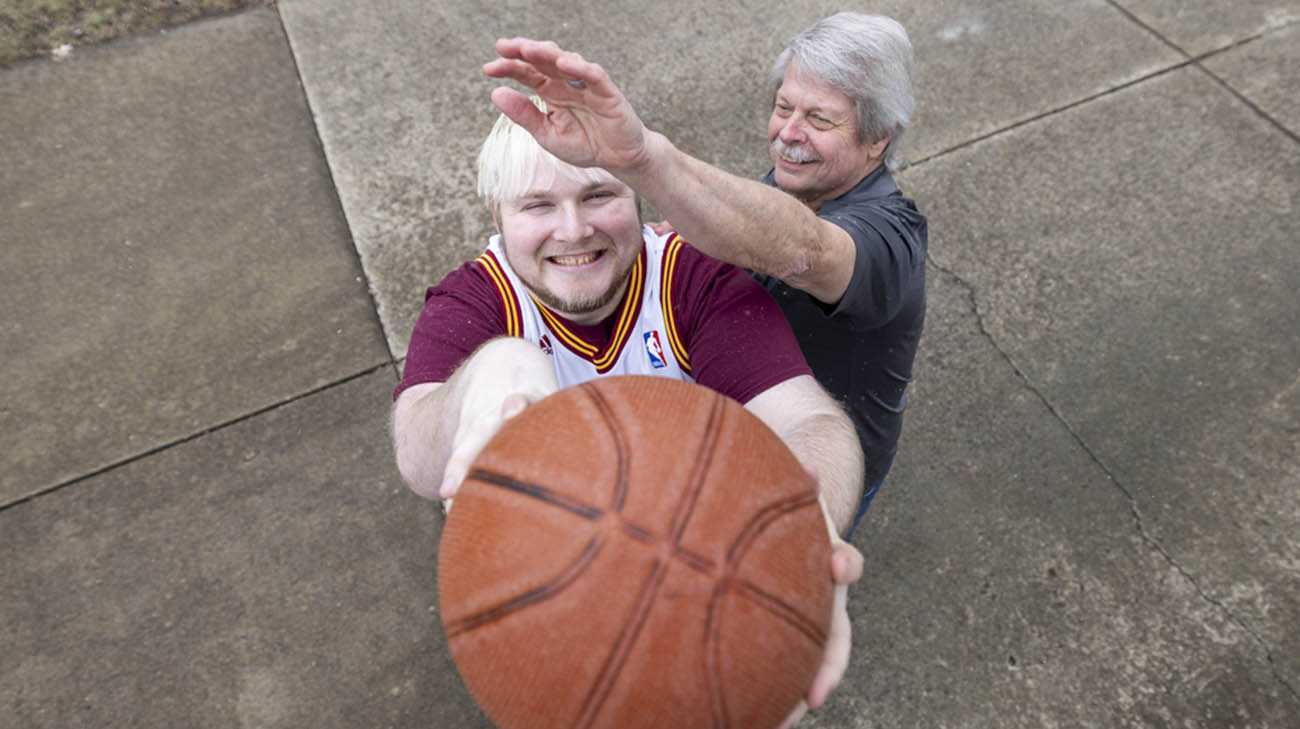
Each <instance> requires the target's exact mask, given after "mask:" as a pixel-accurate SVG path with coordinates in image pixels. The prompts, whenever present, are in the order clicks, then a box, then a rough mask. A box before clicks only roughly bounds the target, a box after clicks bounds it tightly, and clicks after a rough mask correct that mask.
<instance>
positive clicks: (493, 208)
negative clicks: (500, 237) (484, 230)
mask: <svg viewBox="0 0 1300 729" xmlns="http://www.w3.org/2000/svg"><path fill="white" fill-rule="evenodd" d="M487 207H488V212H489V213H491V214H492V225H493V226H495V227H496V229H497V232H498V233H500V232H501V210H500V208H498V207H497V204H496V203H495V202H488V204H487Z"/></svg>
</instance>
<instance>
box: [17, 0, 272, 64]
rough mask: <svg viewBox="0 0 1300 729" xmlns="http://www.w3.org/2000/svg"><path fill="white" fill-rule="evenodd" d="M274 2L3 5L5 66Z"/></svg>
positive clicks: (20, 0) (126, 0)
mask: <svg viewBox="0 0 1300 729" xmlns="http://www.w3.org/2000/svg"><path fill="white" fill-rule="evenodd" d="M274 5H275V3H274V2H268V0H82V1H80V2H78V0H0V67H2V66H8V65H10V64H13V63H17V62H18V61H22V60H24V59H27V58H35V57H36V56H48V55H52V56H54V57H56V58H57V57H60V56H63V55H66V54H67V53H69V52H72V51H73V50H75V48H76V47H77V46H81V45H88V44H91V43H102V42H104V41H106V40H111V39H113V38H120V37H122V36H126V35H134V34H137V33H146V32H149V31H153V30H158V29H160V28H169V27H171V26H174V25H180V24H181V23H187V22H189V21H191V20H195V19H197V18H203V17H207V16H211V15H223V14H225V13H230V12H234V11H236V10H243V9H245V8H250V7H254V6H274Z"/></svg>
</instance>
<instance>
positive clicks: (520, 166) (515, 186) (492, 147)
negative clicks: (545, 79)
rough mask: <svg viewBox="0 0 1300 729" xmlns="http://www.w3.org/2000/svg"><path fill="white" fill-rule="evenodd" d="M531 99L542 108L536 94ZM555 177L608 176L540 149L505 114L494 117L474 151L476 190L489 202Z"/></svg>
mask: <svg viewBox="0 0 1300 729" xmlns="http://www.w3.org/2000/svg"><path fill="white" fill-rule="evenodd" d="M532 102H533V104H535V105H536V106H537V108H538V109H541V110H542V111H543V112H545V111H546V103H545V102H544V101H542V100H541V99H539V98H537V97H535V96H534V97H532ZM557 177H563V178H564V179H568V180H572V181H575V182H578V183H581V184H584V185H585V184H599V183H602V182H605V181H608V180H609V179H611V178H612V175H610V174H609V173H608V172H606V171H605V170H603V169H601V168H599V167H575V166H573V165H571V164H569V163H567V162H563V161H561V160H560V159H559V158H557V157H556V156H555V155H553V154H551V153H550V152H547V151H546V150H544V149H542V147H541V145H540V144H538V143H537V140H535V139H533V136H532V135H531V134H529V133H528V132H527V131H525V130H524V128H523V127H521V126H519V125H518V124H515V123H514V122H513V121H511V120H510V118H509V117H507V116H506V115H505V114H502V115H501V116H499V117H498V118H497V121H496V124H494V125H492V131H491V132H490V133H489V134H488V136H487V139H485V140H483V146H482V147H481V148H480V149H479V153H478V194H479V197H481V198H483V199H484V200H485V201H487V202H488V203H489V204H496V203H500V202H504V201H506V200H516V199H519V198H521V197H524V196H525V195H527V194H528V193H530V192H535V191H538V190H545V189H548V188H549V187H551V186H552V185H553V184H555V180H556V179H557Z"/></svg>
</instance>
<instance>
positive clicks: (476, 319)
mask: <svg viewBox="0 0 1300 729" xmlns="http://www.w3.org/2000/svg"><path fill="white" fill-rule="evenodd" d="M505 333H506V322H505V315H504V313H503V312H502V309H501V301H500V299H499V298H498V297H497V294H496V289H495V288H494V287H493V285H492V282H491V280H490V279H489V278H488V277H487V274H486V273H485V272H484V271H483V267H482V265H480V264H479V263H477V262H475V261H470V262H469V263H466V264H464V265H462V266H461V267H460V268H458V269H456V270H454V271H452V272H451V273H449V274H447V276H446V278H444V279H443V280H442V281H441V282H440V283H438V285H437V286H431V287H429V289H428V291H426V292H425V295H424V308H423V309H421V311H420V318H419V319H417V320H416V322H415V328H414V329H413V330H412V331H411V344H410V346H409V347H408V348H407V350H406V364H405V365H404V366H403V368H402V381H401V382H399V383H398V385H397V388H396V389H395V390H394V391H393V399H394V400H396V399H397V396H398V395H400V394H402V391H403V390H405V389H406V388H408V387H410V386H412V385H418V384H422V383H426V382H446V381H447V379H448V378H450V377H451V375H452V373H453V372H455V371H456V368H457V367H459V366H460V364H461V362H464V361H465V360H466V359H467V358H468V357H469V356H470V355H471V354H473V353H474V351H475V350H477V349H478V348H479V347H480V346H482V345H483V343H485V342H487V341H488V340H490V339H493V338H495V337H499V336H503V335H504V334H505Z"/></svg>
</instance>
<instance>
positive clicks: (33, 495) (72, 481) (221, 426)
mask: <svg viewBox="0 0 1300 729" xmlns="http://www.w3.org/2000/svg"><path fill="white" fill-rule="evenodd" d="M386 367H387V368H390V369H393V370H394V378H395V379H394V382H397V381H400V380H401V372H400V371H399V370H397V369H396V367H397V365H396V363H394V362H393V361H391V360H388V361H384V362H380V363H379V364H377V365H372V366H370V367H366V368H365V369H362V370H360V371H358V372H354V373H352V374H350V375H345V376H343V377H341V378H339V379H336V380H333V381H332V382H328V383H326V384H324V385H320V386H317V387H313V388H311V389H309V390H306V391H303V392H299V393H298V394H296V395H289V396H287V397H284V398H282V399H280V400H277V401H276V402H273V403H270V404H268V405H264V406H262V407H259V408H257V409H255V410H252V411H250V412H247V413H244V414H242V415H237V416H234V417H232V418H228V419H226V420H222V421H220V422H217V423H214V424H212V425H208V426H205V427H203V428H200V429H199V430H197V431H194V432H192V433H190V434H188V435H182V436H178V437H175V438H173V439H171V440H169V441H167V442H165V443H160V444H158V445H155V446H152V447H150V448H146V449H145V450H143V451H140V452H138V453H133V454H130V455H127V456H123V457H121V458H119V459H117V460H116V461H113V462H112V463H109V464H106V465H103V466H99V467H97V468H94V469H92V470H90V471H87V472H86V473H83V474H81V475H80V476H73V477H71V478H67V479H64V480H63V481H59V482H57V483H53V484H50V485H48V486H44V487H38V488H37V489H36V490H34V491H31V492H30V493H26V494H22V495H20V496H17V497H15V498H12V499H10V500H8V501H4V502H0V513H3V512H4V511H6V510H8V509H11V508H13V507H16V506H19V505H21V504H26V503H28V502H30V501H35V500H36V499H39V498H42V497H45V496H49V495H51V494H53V493H55V492H58V491H62V490H63V489H66V488H68V487H70V486H75V485H77V484H79V483H83V482H85V481H89V480H90V479H92V478H94V477H96V476H99V475H101V474H105V473H108V472H109V471H112V470H115V469H118V468H121V467H123V466H127V465H130V464H132V463H135V462H136V461H142V460H144V459H146V458H149V457H150V456H154V455H157V454H159V453H162V452H163V451H166V450H169V449H171V448H175V447H177V446H180V445H184V444H186V443H189V442H190V441H194V440H198V439H199V438H202V437H204V436H206V435H211V434H212V433H216V432H218V431H221V430H225V429H226V428H229V427H231V426H235V425H238V424H240V423H242V422H244V421H246V420H252V419H253V418H256V417H258V416H259V415H264V414H266V413H269V412H271V411H272V410H278V409H280V408H282V407H285V406H286V405H292V404H293V403H295V402H298V401H299V400H304V399H306V398H309V397H311V396H313V395H319V394H320V393H322V392H325V391H326V390H332V389H334V388H336V387H341V386H343V385H346V384H348V383H349V382H352V381H353V380H359V379H361V378H362V377H365V376H366V375H370V374H373V373H375V372H378V371H380V370H382V369H384V368H386Z"/></svg>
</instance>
